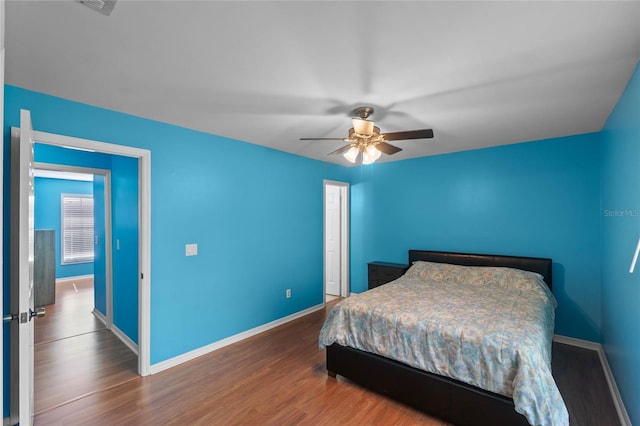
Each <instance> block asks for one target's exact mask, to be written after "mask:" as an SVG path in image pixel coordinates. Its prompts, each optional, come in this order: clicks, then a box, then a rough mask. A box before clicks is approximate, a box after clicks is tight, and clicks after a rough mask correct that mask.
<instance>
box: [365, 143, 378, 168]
mask: <svg viewBox="0 0 640 426" xmlns="http://www.w3.org/2000/svg"><path fill="white" fill-rule="evenodd" d="M380 155H382V153H381V152H380V151H378V149H377V148H376V147H375V146H373V145H368V146H367V147H366V148H365V149H364V151H362V164H371V163H373V162H375V161H376V160H377V159H378V158H380Z"/></svg>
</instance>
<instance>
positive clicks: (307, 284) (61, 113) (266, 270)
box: [5, 86, 348, 364]
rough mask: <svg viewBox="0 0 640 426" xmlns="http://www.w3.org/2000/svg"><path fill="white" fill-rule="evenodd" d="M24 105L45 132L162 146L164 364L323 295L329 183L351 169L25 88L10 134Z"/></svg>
mask: <svg viewBox="0 0 640 426" xmlns="http://www.w3.org/2000/svg"><path fill="white" fill-rule="evenodd" d="M20 108H24V109H29V110H31V112H32V119H33V123H34V128H35V129H36V130H40V131H45V132H51V133H59V134H64V135H69V136H76V137H82V138H87V139H93V140H98V141H104V142H111V143H117V144H120V145H129V146H134V147H139V148H145V149H149V150H151V152H152V155H151V173H152V190H151V191H152V193H151V203H152V204H151V211H152V221H151V234H152V242H151V244H152V247H151V275H152V285H151V300H152V306H151V362H152V364H154V363H157V362H161V361H164V360H166V359H169V358H171V357H174V356H177V355H180V354H183V353H185V352H188V351H190V350H193V349H197V348H200V347H202V346H204V345H207V344H209V343H212V342H215V341H218V340H220V339H223V338H225V337H229V336H231V335H234V334H237V333H240V332H242V331H246V330H248V329H251V328H253V327H257V326H259V325H263V324H265V323H267V322H270V321H273V320H276V319H278V318H282V317H284V316H286V315H289V314H292V313H295V312H298V311H300V310H303V309H306V308H309V307H311V306H315V305H317V304H320V303H322V301H323V294H322V290H323V284H322V246H323V243H322V189H323V188H322V181H323V179H334V180H342V181H345V180H347V179H348V171H347V169H345V168H343V167H340V166H336V165H331V164H327V163H323V162H320V161H315V160H310V159H307V158H302V157H299V156H295V155H291V154H287V153H283V152H280V151H275V150H272V149H268V148H264V147H260V146H256V145H252V144H247V143H243V142H239V141H235V140H231V139H227V138H223V137H218V136H214V135H210V134H205V133H201V132H196V131H192V130H188V129H184V128H180V127H176V126H172V125H168V124H164V123H159V122H155V121H151V120H146V119H142V118H139V117H134V116H130V115H126V114H121V113H117V112H113V111H108V110H105V109H101V108H95V107H91V106H88V105H84V104H80V103H76V102H71V101H66V100H63V99H60V98H55V97H52V96H48V95H43V94H40V93H36V92H31V91H28V90H23V89H20V88H17V87H13V86H5V126H6V128H5V135H8V128H9V127H10V126H17V125H18V121H19V110H20ZM105 123H108V125H106V124H105ZM5 149H6V148H5ZM5 158H8V156H6V157H5ZM5 170H6V168H5ZM5 179H6V181H8V177H7V176H6V175H5ZM5 194H6V192H5ZM5 199H6V198H5ZM5 223H8V222H5ZM188 243H197V244H198V256H194V257H185V244H188ZM5 282H6V281H5ZM287 288H290V289H291V290H292V297H291V298H290V299H286V298H285V297H284V294H285V289H287ZM114 310H115V309H114ZM198 313H202V316H201V317H198V316H197V315H198ZM194 315H195V316H196V317H194Z"/></svg>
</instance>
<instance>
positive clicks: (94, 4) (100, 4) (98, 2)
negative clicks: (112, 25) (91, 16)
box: [78, 0, 117, 15]
mask: <svg viewBox="0 0 640 426" xmlns="http://www.w3.org/2000/svg"><path fill="white" fill-rule="evenodd" d="M78 1H79V2H80V3H82V4H84V5H85V6H88V7H90V8H91V9H93V10H97V11H98V12H100V13H102V14H103V15H110V14H111V11H112V10H113V7H114V6H115V5H116V1H117V0H78Z"/></svg>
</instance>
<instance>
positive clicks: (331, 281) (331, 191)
mask: <svg viewBox="0 0 640 426" xmlns="http://www.w3.org/2000/svg"><path fill="white" fill-rule="evenodd" d="M340 213H341V210H340V187H339V186H335V185H326V186H325V255H324V257H325V271H324V276H325V282H326V289H325V291H326V293H327V294H331V295H334V296H340V276H341V274H340V272H341V269H340V266H341V265H340V259H341V252H340V242H341V239H340Z"/></svg>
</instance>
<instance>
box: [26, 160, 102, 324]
mask: <svg viewBox="0 0 640 426" xmlns="http://www.w3.org/2000/svg"><path fill="white" fill-rule="evenodd" d="M33 168H34V169H35V170H47V171H54V172H69V173H83V174H90V175H100V176H104V210H105V211H104V222H105V225H104V227H105V232H104V233H105V236H104V244H105V253H104V257H105V275H106V276H105V280H106V283H105V284H106V290H105V291H106V294H105V298H106V302H107V306H106V310H107V312H105V318H106V324H105V326H106V327H107V330H111V329H112V327H113V287H112V285H113V282H112V272H113V257H112V256H113V252H112V247H111V241H112V239H111V238H112V234H111V232H112V228H111V170H108V169H97V168H91V167H78V166H69V165H66V164H56V163H40V162H37V161H36V162H34V164H33ZM37 208H38V207H37V206H36V209H37ZM94 311H95V306H94ZM98 314H99V315H102V314H100V313H98ZM101 319H102V318H101Z"/></svg>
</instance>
